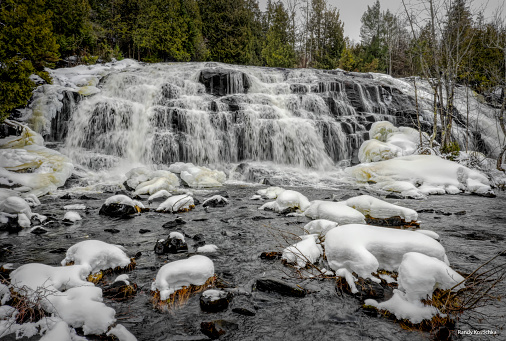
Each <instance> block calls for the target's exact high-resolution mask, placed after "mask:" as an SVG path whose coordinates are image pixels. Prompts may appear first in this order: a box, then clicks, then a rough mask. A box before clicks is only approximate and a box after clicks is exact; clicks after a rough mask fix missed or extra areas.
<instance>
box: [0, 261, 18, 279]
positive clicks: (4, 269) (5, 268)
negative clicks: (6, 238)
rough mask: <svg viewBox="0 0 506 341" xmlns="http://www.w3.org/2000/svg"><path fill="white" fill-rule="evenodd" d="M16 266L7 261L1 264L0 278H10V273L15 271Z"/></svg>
mask: <svg viewBox="0 0 506 341" xmlns="http://www.w3.org/2000/svg"><path fill="white" fill-rule="evenodd" d="M14 269H16V267H15V266H14V264H12V263H6V264H3V265H2V266H0V278H2V277H3V278H9V274H10V273H11V272H13V271H14Z"/></svg>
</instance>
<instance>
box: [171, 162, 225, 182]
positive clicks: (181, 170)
mask: <svg viewBox="0 0 506 341" xmlns="http://www.w3.org/2000/svg"><path fill="white" fill-rule="evenodd" d="M169 171H171V172H173V173H176V174H179V176H180V177H181V180H183V181H184V182H185V183H186V184H187V185H188V186H190V187H192V188H210V187H221V186H222V185H223V183H224V182H225V180H227V176H226V175H225V173H224V172H222V171H218V170H213V169H209V168H206V167H199V166H195V165H194V164H192V163H183V162H176V163H173V164H172V165H170V167H169Z"/></svg>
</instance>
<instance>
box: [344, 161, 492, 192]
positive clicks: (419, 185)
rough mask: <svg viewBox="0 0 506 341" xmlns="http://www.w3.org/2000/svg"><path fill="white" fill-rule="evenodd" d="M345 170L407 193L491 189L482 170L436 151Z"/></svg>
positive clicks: (378, 184) (381, 187) (361, 180)
mask: <svg viewBox="0 0 506 341" xmlns="http://www.w3.org/2000/svg"><path fill="white" fill-rule="evenodd" d="M345 172H346V173H347V174H348V175H350V176H351V177H352V178H354V179H356V180H358V181H360V182H374V183H376V184H375V185H374V187H375V188H376V189H379V190H386V191H395V192H400V193H401V195H404V196H414V197H423V196H425V195H428V194H444V193H449V194H456V193H459V192H460V191H461V190H465V191H468V192H471V193H477V194H487V193H489V192H491V188H490V183H489V180H488V178H487V177H486V176H485V175H484V174H483V173H481V172H479V171H477V170H473V169H469V168H467V167H464V166H462V165H459V164H458V163H456V162H452V161H448V160H445V159H442V158H440V157H438V156H435V155H409V156H403V157H398V158H396V159H392V160H386V161H379V162H373V163H365V164H361V165H357V166H354V167H350V168H347V169H346V170H345Z"/></svg>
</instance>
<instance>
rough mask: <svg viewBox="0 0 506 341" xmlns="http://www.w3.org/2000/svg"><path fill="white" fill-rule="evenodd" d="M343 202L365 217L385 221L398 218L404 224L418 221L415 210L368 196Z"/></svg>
mask: <svg viewBox="0 0 506 341" xmlns="http://www.w3.org/2000/svg"><path fill="white" fill-rule="evenodd" d="M344 202H345V203H346V205H348V206H349V207H352V208H354V209H356V210H357V211H359V212H360V213H362V214H363V215H365V216H366V217H367V216H368V217H371V218H382V219H385V218H391V217H396V216H399V217H401V218H402V219H403V220H404V221H406V222H412V221H416V220H417V219H418V213H416V211H415V210H412V209H410V208H405V207H401V206H397V205H394V204H390V203H388V202H386V201H383V200H380V199H377V198H374V197H372V196H370V195H360V196H357V197H353V198H350V199H348V200H346V201H344Z"/></svg>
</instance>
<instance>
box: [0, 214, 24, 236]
mask: <svg viewBox="0 0 506 341" xmlns="http://www.w3.org/2000/svg"><path fill="white" fill-rule="evenodd" d="M21 230H23V227H21V226H19V224H18V217H17V216H15V217H7V222H6V223H0V231H7V232H8V233H18V232H19V231H21Z"/></svg>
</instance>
